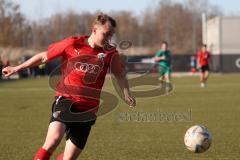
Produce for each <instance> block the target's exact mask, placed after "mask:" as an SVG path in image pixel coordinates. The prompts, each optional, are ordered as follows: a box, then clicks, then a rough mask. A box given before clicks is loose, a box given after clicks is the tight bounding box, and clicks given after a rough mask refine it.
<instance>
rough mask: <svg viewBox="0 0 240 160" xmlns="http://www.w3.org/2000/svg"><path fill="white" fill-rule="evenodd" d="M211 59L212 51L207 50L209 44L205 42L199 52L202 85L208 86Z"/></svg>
mask: <svg viewBox="0 0 240 160" xmlns="http://www.w3.org/2000/svg"><path fill="white" fill-rule="evenodd" d="M209 60H210V53H209V52H208V51H207V45H206V44H203V45H202V49H201V51H199V52H198V68H199V69H200V71H201V75H200V81H201V87H206V83H207V80H208V77H209Z"/></svg>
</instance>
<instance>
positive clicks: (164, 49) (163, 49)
mask: <svg viewBox="0 0 240 160" xmlns="http://www.w3.org/2000/svg"><path fill="white" fill-rule="evenodd" d="M161 49H162V51H166V50H167V49H168V46H167V44H165V43H163V44H162V46H161Z"/></svg>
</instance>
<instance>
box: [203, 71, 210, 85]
mask: <svg viewBox="0 0 240 160" xmlns="http://www.w3.org/2000/svg"><path fill="white" fill-rule="evenodd" d="M208 77H209V71H208V70H206V71H205V72H204V83H205V84H206V83H207V80H208Z"/></svg>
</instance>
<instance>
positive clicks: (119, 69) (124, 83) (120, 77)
mask: <svg viewBox="0 0 240 160" xmlns="http://www.w3.org/2000/svg"><path fill="white" fill-rule="evenodd" d="M110 69H111V73H113V75H114V77H115V78H116V79H117V82H118V85H119V87H120V88H121V90H122V93H123V95H124V99H125V101H126V102H127V103H128V105H129V106H130V107H135V106H136V100H135V97H133V96H132V95H131V92H130V90H129V85H128V80H127V78H126V71H125V68H124V64H123V62H122V60H121V58H120V55H119V54H115V55H114V57H113V58H112V62H111V68H110Z"/></svg>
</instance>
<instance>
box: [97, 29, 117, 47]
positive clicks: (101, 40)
mask: <svg viewBox="0 0 240 160" xmlns="http://www.w3.org/2000/svg"><path fill="white" fill-rule="evenodd" d="M93 33H94V35H95V38H94V39H95V44H96V45H97V46H99V47H103V46H104V45H105V44H106V43H108V42H109V40H110V39H111V38H112V35H113V34H114V29H113V28H112V27H111V25H109V24H106V25H103V26H101V25H96V26H94V29H93Z"/></svg>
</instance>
